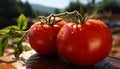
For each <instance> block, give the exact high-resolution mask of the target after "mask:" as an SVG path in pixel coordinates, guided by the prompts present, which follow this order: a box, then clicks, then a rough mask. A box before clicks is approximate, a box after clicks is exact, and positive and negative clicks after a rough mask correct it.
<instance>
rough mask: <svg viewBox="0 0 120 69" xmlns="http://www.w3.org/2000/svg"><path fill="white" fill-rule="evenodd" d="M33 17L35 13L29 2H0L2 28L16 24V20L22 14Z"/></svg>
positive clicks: (15, 0) (10, 0)
mask: <svg viewBox="0 0 120 69" xmlns="http://www.w3.org/2000/svg"><path fill="white" fill-rule="evenodd" d="M21 13H23V14H25V16H27V17H33V16H35V15H34V12H33V10H32V8H31V6H30V4H29V3H28V2H26V3H22V2H21V0H0V23H1V24H0V28H4V27H6V26H9V25H14V24H16V18H17V17H18V16H19V15H20V14H21Z"/></svg>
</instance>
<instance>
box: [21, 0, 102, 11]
mask: <svg viewBox="0 0 120 69" xmlns="http://www.w3.org/2000/svg"><path fill="white" fill-rule="evenodd" d="M21 1H22V2H26V1H28V2H29V3H30V4H41V5H44V6H49V7H54V8H60V9H64V8H65V7H67V6H68V5H69V3H70V2H71V1H77V0H21ZM79 1H80V2H81V3H84V4H87V3H88V2H89V1H92V0H79ZM100 1H102V0H95V2H100Z"/></svg>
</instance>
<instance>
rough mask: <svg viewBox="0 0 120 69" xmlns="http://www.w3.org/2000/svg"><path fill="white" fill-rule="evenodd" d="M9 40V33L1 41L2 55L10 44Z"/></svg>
mask: <svg viewBox="0 0 120 69" xmlns="http://www.w3.org/2000/svg"><path fill="white" fill-rule="evenodd" d="M8 41H9V36H7V35H6V36H4V37H3V39H2V40H1V41H0V56H3V55H4V50H5V47H6V46H7V44H8Z"/></svg>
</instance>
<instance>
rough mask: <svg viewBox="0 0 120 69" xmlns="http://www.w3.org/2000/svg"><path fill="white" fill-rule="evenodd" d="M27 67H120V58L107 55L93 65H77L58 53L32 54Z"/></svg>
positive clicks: (101, 68) (48, 68) (82, 68)
mask: <svg viewBox="0 0 120 69" xmlns="http://www.w3.org/2000/svg"><path fill="white" fill-rule="evenodd" d="M26 68H27V69H120V59H117V58H113V57H107V58H106V59H105V60H103V61H101V62H100V63H98V64H95V65H93V66H87V67H84V66H76V65H73V64H70V63H67V62H65V61H63V59H62V58H61V57H60V56H58V55H52V56H42V55H39V54H34V55H32V56H31V57H30V58H29V59H28V60H27V61H26Z"/></svg>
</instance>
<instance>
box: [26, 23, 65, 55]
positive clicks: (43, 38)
mask: <svg viewBox="0 0 120 69" xmlns="http://www.w3.org/2000/svg"><path fill="white" fill-rule="evenodd" d="M64 23H65V21H61V22H59V23H58V24H55V25H48V24H45V23H42V22H36V23H34V24H33V25H32V26H31V28H30V29H29V34H28V37H29V43H30V45H31V47H32V48H33V49H34V50H35V51H36V52H38V53H40V54H44V55H50V54H54V53H55V52H56V38H57V34H58V32H59V30H60V29H61V27H62V26H63V25H64Z"/></svg>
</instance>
